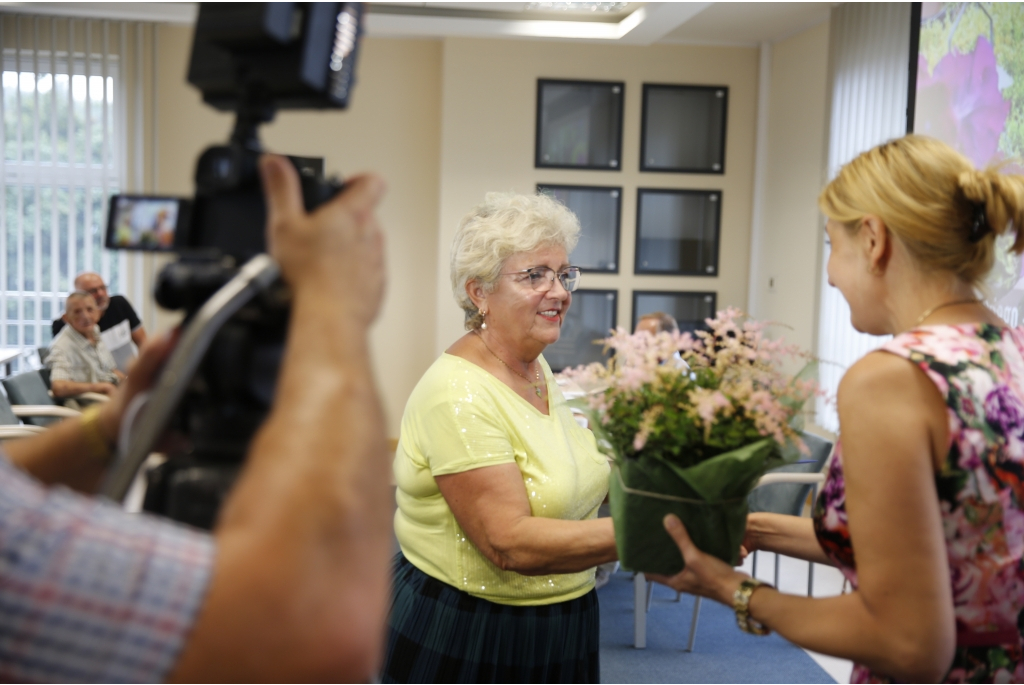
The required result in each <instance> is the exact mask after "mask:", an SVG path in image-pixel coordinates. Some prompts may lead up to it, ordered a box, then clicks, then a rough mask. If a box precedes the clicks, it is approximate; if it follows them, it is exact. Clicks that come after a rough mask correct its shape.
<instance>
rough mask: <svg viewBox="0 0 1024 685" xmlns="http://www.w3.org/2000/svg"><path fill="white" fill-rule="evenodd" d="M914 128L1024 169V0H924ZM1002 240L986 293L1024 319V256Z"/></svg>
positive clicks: (1010, 319) (980, 161) (979, 160)
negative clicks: (1017, 253)
mask: <svg viewBox="0 0 1024 685" xmlns="http://www.w3.org/2000/svg"><path fill="white" fill-rule="evenodd" d="M914 132H915V133H921V134H924V135H928V136H933V137H935V138H938V139H940V140H943V141H945V142H947V143H949V144H950V145H952V146H953V147H955V148H956V149H957V150H959V151H960V152H962V153H963V154H965V155H966V156H967V157H968V158H970V159H971V161H973V162H974V164H975V165H976V166H978V167H985V166H987V165H989V164H1000V163H1003V164H1005V166H1004V167H1003V169H1004V170H1005V171H1008V172H1011V173H1024V163H1022V161H1021V160H1024V3H1017V2H1006V3H999V2H925V3H922V5H921V34H920V46H919V52H918V62H917V95H916V101H915V105H914ZM1011 242H1012V237H1011V236H1004V237H1003V238H1001V239H1000V240H999V242H998V243H997V251H996V265H995V268H994V269H993V270H992V274H991V276H990V278H989V280H988V283H987V285H988V290H989V292H987V293H985V294H986V296H987V297H988V303H989V305H990V306H991V307H992V308H993V309H994V310H995V311H996V312H997V313H998V314H999V315H1000V316H1001V317H1003V319H1005V320H1006V321H1007V323H1009V324H1010V325H1012V326H1016V325H1018V324H1019V323H1022V321H1021V320H1020V319H1021V317H1020V311H1021V309H1022V307H1024V263H1022V260H1021V258H1020V257H1018V256H1016V255H1013V254H1012V253H1010V252H1009V251H1008V250H1007V248H1008V247H1009V245H1010V243H1011Z"/></svg>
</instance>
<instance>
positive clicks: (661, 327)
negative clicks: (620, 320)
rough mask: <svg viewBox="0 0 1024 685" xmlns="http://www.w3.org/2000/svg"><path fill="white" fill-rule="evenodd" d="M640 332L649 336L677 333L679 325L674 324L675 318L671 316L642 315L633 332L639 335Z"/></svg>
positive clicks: (658, 314)
mask: <svg viewBox="0 0 1024 685" xmlns="http://www.w3.org/2000/svg"><path fill="white" fill-rule="evenodd" d="M640 331H647V332H648V333H650V334H651V335H657V334H658V333H678V332H679V324H677V323H676V318H675V317H674V316H672V315H671V314H666V313H665V312H651V313H650V314H644V315H642V316H641V317H640V320H639V321H637V322H636V330H635V331H633V332H634V333H639V332H640Z"/></svg>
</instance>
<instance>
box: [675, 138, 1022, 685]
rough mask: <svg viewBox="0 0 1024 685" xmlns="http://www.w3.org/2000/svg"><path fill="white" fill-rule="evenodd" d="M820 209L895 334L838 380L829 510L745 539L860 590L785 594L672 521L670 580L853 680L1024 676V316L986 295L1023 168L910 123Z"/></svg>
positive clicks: (880, 326)
mask: <svg viewBox="0 0 1024 685" xmlns="http://www.w3.org/2000/svg"><path fill="white" fill-rule="evenodd" d="M819 205H820V207H821V210H822V212H823V213H824V214H825V215H826V216H827V217H828V218H829V221H828V226H827V231H828V235H829V238H830V240H831V247H832V249H831V256H830V257H829V263H828V277H829V283H830V284H831V285H833V286H835V287H837V288H839V290H840V291H841V292H842V294H843V296H844V297H845V298H846V301H847V302H848V303H849V305H850V313H851V322H852V323H853V326H854V327H855V328H856V329H857V330H860V331H863V332H866V333H872V334H875V335H884V334H891V335H893V336H894V337H893V338H892V339H891V340H890V341H889V342H887V343H886V344H885V345H883V346H882V348H881V349H880V350H879V351H876V352H872V353H870V354H868V355H866V356H865V357H863V358H862V359H861V360H860V361H858V362H857V363H856V364H854V365H853V366H852V367H851V368H850V369H849V371H848V372H847V373H846V375H845V376H844V377H843V380H842V382H841V383H840V386H839V393H838V408H839V421H840V427H841V440H842V442H841V445H838V446H837V451H836V454H835V456H834V459H833V461H832V465H831V468H830V471H829V473H828V478H827V481H826V484H825V487H824V488H823V490H822V493H821V496H820V497H819V499H818V502H817V505H816V508H815V515H814V518H813V522H812V521H810V520H807V519H797V518H795V517H786V516H778V515H771V514H752V515H751V516H750V519H749V520H748V526H747V537H746V541H745V546H746V547H747V549H748V550H754V549H762V550H768V551H774V552H779V553H782V554H787V555H789V556H794V557H799V558H803V559H807V560H811V561H815V562H819V563H831V564H834V565H835V566H837V567H838V568H839V569H840V570H841V571H842V572H843V574H844V575H845V576H846V577H847V578H848V579H849V580H850V582H851V584H852V586H853V588H854V591H853V592H851V593H848V594H844V595H841V596H838V597H830V598H823V599H812V598H807V597H796V596H791V595H784V594H782V593H780V592H778V591H776V590H775V589H773V588H771V587H770V586H767V585H764V584H758V583H756V582H754V581H751V580H750V579H749V578H747V577H746V576H745V575H744V574H741V573H739V572H738V571H736V570H734V569H732V568H730V567H729V566H728V565H726V564H724V563H722V562H720V561H718V560H717V559H714V558H712V557H709V556H707V555H705V554H703V553H702V552H700V551H699V550H698V549H696V548H695V547H694V546H693V544H692V543H691V541H690V539H689V537H688V536H687V534H686V531H685V529H684V527H683V526H682V525H681V524H680V523H679V521H678V520H677V519H674V518H672V517H670V518H669V519H667V520H666V528H667V529H668V530H669V532H670V533H671V534H672V536H673V537H674V538H675V539H676V541H677V543H678V544H679V546H680V549H681V550H682V552H683V555H684V557H685V559H686V569H685V570H684V571H682V572H681V573H680V574H678V575H676V576H673V577H671V578H661V579H660V580H661V581H662V582H665V583H667V584H669V585H671V586H672V587H674V588H676V589H680V590H684V591H687V592H695V593H698V594H701V595H704V596H707V597H711V598H713V599H716V600H718V601H721V602H724V603H726V604H730V605H732V606H733V607H734V608H735V609H736V611H737V619H738V622H739V623H740V624H741V627H745V628H746V629H747V630H750V631H751V632H764V631H765V630H775V631H778V632H779V633H780V634H781V635H783V636H784V637H786V638H788V639H789V640H791V641H792V642H794V643H796V644H798V645H800V646H802V647H806V648H808V649H812V650H815V651H817V652H822V653H825V654H832V655H835V656H839V657H843V658H846V659H851V660H853V661H854V662H855V663H856V666H855V668H854V671H853V676H852V680H853V682H889V681H891V680H897V681H924V682H936V681H940V680H944V681H946V682H986V681H987V682H1010V681H1018V682H1019V681H1024V656H1022V638H1021V625H1022V623H1024V613H1022V610H1024V330H1022V329H1014V328H1008V327H1007V326H1006V324H1005V323H1004V322H1003V321H1002V320H1001V319H999V318H998V317H997V316H996V315H995V314H994V313H993V312H992V311H990V310H989V309H988V308H987V307H985V305H984V304H983V303H982V301H981V299H980V298H979V297H978V295H977V288H978V287H979V285H980V283H981V281H982V280H983V279H984V277H985V275H986V274H987V272H988V271H989V269H990V268H991V266H992V262H993V251H994V244H995V239H996V237H997V236H999V235H1002V234H1005V233H1007V232H1009V233H1011V234H1013V235H1014V240H1013V248H1012V249H1013V250H1014V252H1016V253H1018V254H1019V253H1021V252H1022V251H1024V234H1022V233H1021V232H1019V230H1018V229H1020V228H1021V227H1024V177H1021V176H1014V175H1009V174H999V173H997V172H996V171H995V170H991V169H990V170H986V171H978V170H976V169H974V167H973V166H972V165H971V163H970V162H969V161H968V160H967V159H966V158H964V157H963V156H962V155H960V154H958V153H957V152H955V151H953V150H952V149H951V148H949V147H948V146H946V145H945V144H943V143H940V142H938V141H935V140H931V139H928V138H924V137H920V136H912V135H911V136H906V137H905V138H901V139H898V140H894V141H890V142H889V143H886V144H885V145H881V146H879V147H876V148H874V149H872V150H870V151H868V152H866V153H864V154H862V155H860V156H859V157H858V158H857V159H855V160H853V161H852V162H850V164H848V165H847V166H846V167H844V168H843V169H842V171H840V173H839V175H838V176H837V177H836V179H835V180H833V181H832V182H831V183H830V184H829V185H828V187H826V188H825V190H824V192H822V194H821V197H820V199H819Z"/></svg>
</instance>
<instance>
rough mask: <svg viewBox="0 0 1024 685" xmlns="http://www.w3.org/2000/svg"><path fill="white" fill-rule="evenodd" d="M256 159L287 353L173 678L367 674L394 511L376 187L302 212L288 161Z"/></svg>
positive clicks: (362, 184)
mask: <svg viewBox="0 0 1024 685" xmlns="http://www.w3.org/2000/svg"><path fill="white" fill-rule="evenodd" d="M261 167H262V171H263V174H264V187H265V189H266V194H267V197H268V207H269V215H270V216H269V219H268V224H269V230H270V239H271V242H272V251H273V253H274V256H275V257H276V258H277V260H278V262H279V263H280V264H281V268H282V273H283V274H284V276H285V278H286V279H287V280H288V282H289V284H290V285H291V286H292V291H293V302H292V313H291V322H290V330H289V336H288V343H287V349H286V352H285V357H284V361H283V365H282V368H281V374H280V378H279V380H278V386H277V398H276V401H275V404H274V408H273V410H272V412H271V414H270V416H269V418H268V420H267V422H266V424H265V425H264V427H263V428H262V429H261V430H260V432H259V433H258V434H257V436H256V437H255V439H254V440H253V444H252V448H251V450H250V453H249V457H248V461H247V463H246V465H245V469H244V471H243V474H242V476H241V477H240V479H239V482H238V483H237V485H236V487H235V490H234V491H233V493H232V494H231V496H230V499H229V501H228V502H227V503H226V505H225V508H224V510H223V511H222V513H221V517H220V520H219V522H218V524H217V528H216V530H215V535H216V539H217V544H218V556H217V563H216V567H215V569H214V576H213V580H212V583H211V587H210V590H209V594H208V596H207V600H206V602H205V604H204V607H203V609H202V611H201V613H200V616H199V619H198V622H197V623H196V625H195V627H194V630H193V632H192V634H191V635H190V637H189V640H188V642H187V644H186V646H185V648H184V651H183V653H182V655H181V657H180V660H179V662H178V664H177V666H176V668H175V670H174V671H173V672H172V674H171V679H172V680H176V681H189V682H195V681H200V680H201V681H210V680H231V681H256V680H259V681H266V680H277V681H299V680H332V681H353V680H363V681H366V680H369V679H371V678H372V676H373V673H374V672H375V670H376V667H377V662H378V659H379V655H380V649H381V645H382V638H383V624H384V617H385V611H386V598H387V592H388V587H389V577H388V567H387V564H388V557H389V554H390V515H391V509H392V496H391V493H390V488H389V484H388V483H389V480H388V474H389V470H390V461H389V459H388V455H387V445H386V440H385V431H384V425H383V424H384V421H383V415H382V410H381V406H380V401H379V399H378V396H377V391H376V388H375V385H374V379H373V377H372V374H371V372H370V368H371V364H370V358H369V351H368V347H367V329H368V327H369V325H370V323H371V322H372V321H373V319H374V318H375V317H376V314H377V310H378V308H379V305H380V301H381V297H382V291H383V269H384V266H383V246H382V240H383V238H382V236H381V234H380V232H379V229H378V227H377V224H376V220H375V218H374V216H373V209H374V207H375V206H376V204H377V202H378V200H379V198H380V196H381V194H382V192H383V184H382V182H381V181H379V180H378V179H375V178H361V179H360V178H357V179H350V180H349V182H348V189H347V190H346V192H345V193H344V195H343V196H342V197H341V198H340V199H336V200H333V201H332V202H331V203H329V204H328V205H325V206H324V207H321V208H320V209H319V210H318V211H317V212H316V213H315V214H313V215H306V214H305V212H304V211H303V210H302V205H301V202H302V200H301V195H300V192H299V186H298V178H297V175H296V173H295V171H294V169H293V167H292V166H291V164H290V163H288V162H287V161H286V160H284V159H283V158H264V160H263V161H262V163H261Z"/></svg>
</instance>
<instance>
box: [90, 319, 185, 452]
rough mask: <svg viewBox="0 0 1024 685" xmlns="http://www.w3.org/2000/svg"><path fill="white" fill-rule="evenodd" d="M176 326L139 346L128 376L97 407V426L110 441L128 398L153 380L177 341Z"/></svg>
mask: <svg viewBox="0 0 1024 685" xmlns="http://www.w3.org/2000/svg"><path fill="white" fill-rule="evenodd" d="M178 333H179V331H178V329H174V330H173V331H171V332H170V333H167V334H166V335H159V336H153V337H151V338H149V340H147V341H146V343H145V344H144V345H143V346H142V349H141V350H139V356H138V357H137V358H136V359H135V360H134V361H133V362H132V365H131V367H130V368H129V373H128V377H127V378H125V380H124V381H123V382H122V383H121V385H120V386H119V387H118V389H117V392H115V393H113V394H112V396H111V398H110V401H109V402H107V403H106V404H104V405H103V408H102V410H101V411H100V426H101V427H102V429H103V433H104V435H106V436H107V437H108V438H109V440H110V442H114V441H115V440H116V439H117V436H118V434H119V432H120V430H121V419H122V418H123V417H124V412H125V410H126V409H127V408H128V405H129V404H131V401H132V400H133V399H135V397H136V396H137V395H138V394H139V393H141V392H145V391H146V390H149V389H150V388H151V387H153V384H154V383H155V382H156V379H157V376H158V375H159V373H160V369H161V367H162V366H163V364H164V362H165V361H166V360H167V357H169V356H170V354H171V351H172V350H173V349H174V345H175V343H177V341H178Z"/></svg>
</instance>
